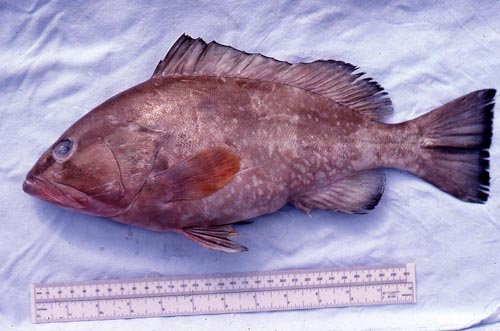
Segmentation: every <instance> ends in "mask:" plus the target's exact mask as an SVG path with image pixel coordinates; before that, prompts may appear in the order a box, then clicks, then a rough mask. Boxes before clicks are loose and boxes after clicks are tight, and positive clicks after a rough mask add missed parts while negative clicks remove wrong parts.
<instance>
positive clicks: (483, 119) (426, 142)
mask: <svg viewBox="0 0 500 331" xmlns="http://www.w3.org/2000/svg"><path fill="white" fill-rule="evenodd" d="M495 94H496V91H495V90H494V89H487V90H480V91H476V92H472V93H469V94H467V95H464V96H462V97H460V98H457V99H455V100H453V101H451V102H449V103H447V104H445V105H443V106H441V107H439V108H437V109H435V110H434V111H432V112H430V113H427V114H425V115H423V116H421V117H419V118H417V119H415V121H416V122H417V123H418V125H419V127H420V128H421V130H422V132H423V137H422V140H421V154H420V157H419V159H418V161H417V164H416V165H415V166H416V167H415V171H414V172H415V173H416V175H418V176H419V177H422V178H423V179H425V180H427V181H428V182H430V183H432V184H434V185H436V186H437V187H439V188H440V189H441V190H443V191H445V192H448V193H450V194H452V195H453V196H455V197H457V198H459V199H461V200H464V201H468V202H476V203H484V202H485V201H486V200H487V199H488V196H489V185H490V175H489V152H488V150H487V149H488V148H489V147H490V145H491V138H492V121H493V107H494V101H493V98H494V97H495Z"/></svg>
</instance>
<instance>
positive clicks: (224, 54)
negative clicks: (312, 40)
mask: <svg viewBox="0 0 500 331" xmlns="http://www.w3.org/2000/svg"><path fill="white" fill-rule="evenodd" d="M357 69H358V68H357V67H355V66H353V65H352V64H349V63H345V62H342V61H334V60H328V61H324V60H319V61H314V62H311V63H297V64H290V63H288V62H284V61H278V60H275V59H273V58H270V57H266V56H263V55H261V54H249V53H245V52H242V51H239V50H237V49H235V48H233V47H230V46H225V45H221V44H219V43H217V42H215V41H212V42H211V43H208V44H207V43H206V42H205V41H203V40H202V39H200V38H198V39H193V38H191V37H189V36H187V35H185V34H184V35H182V36H181V37H180V38H179V39H178V40H177V41H176V42H175V44H174V45H173V46H172V48H171V49H170V50H169V52H168V54H167V56H166V57H165V59H164V60H163V61H160V63H159V64H158V66H157V67H156V70H155V72H154V74H153V77H160V76H163V77H167V76H222V77H237V78H247V79H253V80H261V81H268V82H275V83H280V84H286V85H291V86H294V87H298V88H301V89H304V90H307V91H311V92H314V93H318V94H320V95H322V96H324V97H326V98H328V99H330V100H333V101H335V102H337V103H339V104H342V105H344V106H346V107H349V108H350V109H352V110H355V111H358V112H361V113H363V114H365V115H366V116H369V117H370V118H373V119H375V120H380V119H381V118H382V117H383V116H385V115H388V114H390V113H392V103H391V100H390V99H389V97H388V96H387V93H386V92H383V88H382V87H381V86H380V85H379V84H378V83H376V82H375V81H373V80H372V79H371V78H361V77H362V76H363V75H364V73H363V72H360V73H358V72H356V71H357Z"/></svg>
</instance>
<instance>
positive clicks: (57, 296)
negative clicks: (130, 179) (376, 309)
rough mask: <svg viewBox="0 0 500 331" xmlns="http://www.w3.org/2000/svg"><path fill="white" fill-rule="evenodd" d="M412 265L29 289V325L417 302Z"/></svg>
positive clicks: (241, 274) (51, 285)
mask: <svg viewBox="0 0 500 331" xmlns="http://www.w3.org/2000/svg"><path fill="white" fill-rule="evenodd" d="M415 285H416V284H415V265H414V264H412V263H408V264H399V265H388V266H370V267H351V268H343V269H302V270H281V271H269V272H252V273H231V274H212V275H200V276H179V277H159V278H144V279H129V280H119V279H117V280H103V281H89V282H68V283H51V284H34V285H32V286H31V308H32V320H33V322H34V323H48V322H64V321H82V320H103V319H117V318H138V317H156V316H176V315H197V314H222V313H237V312H255V311H276V310H293V309H311V308H328V307H347V306H362V305H380V304H401V303H414V302H416V287H415Z"/></svg>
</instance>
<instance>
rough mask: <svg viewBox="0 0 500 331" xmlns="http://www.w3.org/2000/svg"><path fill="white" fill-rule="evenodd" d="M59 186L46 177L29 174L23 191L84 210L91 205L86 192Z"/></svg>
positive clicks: (70, 207) (58, 203)
mask: <svg viewBox="0 0 500 331" xmlns="http://www.w3.org/2000/svg"><path fill="white" fill-rule="evenodd" d="M58 186H59V185H58V184H54V183H52V182H50V181H48V180H46V179H44V178H41V177H37V176H34V175H32V174H28V176H26V180H25V181H24V183H23V191H24V192H26V193H27V194H29V195H32V196H34V197H37V198H40V199H42V200H45V201H48V202H51V203H55V204H57V205H60V206H62V207H66V208H69V209H77V210H82V209H85V208H86V207H87V206H88V205H89V198H88V196H87V195H85V194H84V193H82V192H80V191H78V190H76V189H74V188H71V187H69V186H66V185H62V187H61V188H59V187H58ZM69 191H71V192H69Z"/></svg>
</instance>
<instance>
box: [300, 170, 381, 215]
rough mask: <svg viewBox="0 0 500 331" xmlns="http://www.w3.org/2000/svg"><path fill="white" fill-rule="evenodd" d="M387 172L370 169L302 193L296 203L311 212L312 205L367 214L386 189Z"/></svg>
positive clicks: (324, 208)
mask: <svg viewBox="0 0 500 331" xmlns="http://www.w3.org/2000/svg"><path fill="white" fill-rule="evenodd" d="M384 186H385V175H384V173H382V172H380V171H377V170H369V171H364V172H360V173H357V174H354V175H352V176H349V177H346V178H343V179H341V180H339V181H336V182H334V183H332V184H330V185H328V186H326V187H323V188H321V189H319V190H317V191H313V192H308V193H306V194H304V195H301V196H300V197H298V198H297V199H296V200H295V201H294V202H295V206H296V207H297V208H299V209H301V210H302V211H304V212H305V213H307V214H309V213H310V211H311V209H313V208H317V209H323V210H335V211H338V212H343V213H348V214H366V213H367V212H368V211H369V210H371V209H373V208H375V206H376V205H377V204H378V202H379V201H380V198H381V197H382V193H383V192H384Z"/></svg>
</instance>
